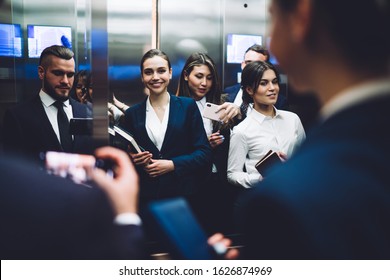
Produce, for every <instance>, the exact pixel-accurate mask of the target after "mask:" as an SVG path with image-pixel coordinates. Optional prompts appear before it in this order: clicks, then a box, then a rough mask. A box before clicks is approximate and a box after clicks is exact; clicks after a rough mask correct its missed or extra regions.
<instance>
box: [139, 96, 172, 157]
mask: <svg viewBox="0 0 390 280" xmlns="http://www.w3.org/2000/svg"><path fill="white" fill-rule="evenodd" d="M167 94H168V104H167V107H166V108H165V113H164V118H163V120H162V121H160V119H159V118H158V116H157V114H156V112H155V111H154V109H153V107H152V104H151V103H150V99H149V97H148V99H147V100H146V120H145V126H146V131H147V133H148V136H149V138H150V140H152V142H153V144H154V145H155V146H156V147H157V149H159V150H160V151H161V147H162V144H163V142H164V137H165V133H166V132H167V127H168V119H169V102H170V100H171V97H170V95H169V93H167Z"/></svg>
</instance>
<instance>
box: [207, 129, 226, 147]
mask: <svg viewBox="0 0 390 280" xmlns="http://www.w3.org/2000/svg"><path fill="white" fill-rule="evenodd" d="M223 141H225V137H224V136H223V135H221V134H220V132H219V130H218V131H217V132H214V133H212V134H211V135H210V136H209V143H210V146H211V147H212V148H215V147H217V146H219V145H221V144H222V143H223Z"/></svg>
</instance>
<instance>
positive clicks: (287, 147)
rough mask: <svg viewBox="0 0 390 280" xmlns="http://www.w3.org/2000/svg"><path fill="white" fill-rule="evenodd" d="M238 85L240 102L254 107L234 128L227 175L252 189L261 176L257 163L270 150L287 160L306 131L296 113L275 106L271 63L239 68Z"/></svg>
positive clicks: (276, 77) (275, 79)
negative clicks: (239, 79) (239, 85)
mask: <svg viewBox="0 0 390 280" xmlns="http://www.w3.org/2000/svg"><path fill="white" fill-rule="evenodd" d="M241 86H242V89H243V95H242V98H243V102H246V103H253V110H252V111H251V112H250V114H249V115H248V117H247V118H246V119H245V120H243V121H242V122H241V123H240V124H238V125H237V126H235V127H234V129H233V133H232V136H231V139H230V149H229V158H228V171H227V175H228V180H229V182H230V183H231V184H233V185H236V186H239V187H240V188H241V187H242V188H251V187H253V186H254V185H255V184H256V183H257V182H258V181H259V180H262V179H263V177H264V174H259V172H258V171H257V169H256V168H255V165H256V163H257V162H258V161H259V160H260V159H261V158H262V157H263V156H265V154H266V153H267V152H268V151H269V150H273V151H275V152H277V153H278V155H279V156H280V157H281V158H282V159H284V160H286V159H287V158H289V157H290V156H291V155H292V154H293V153H294V151H295V150H296V149H297V147H298V146H299V145H300V144H301V143H302V142H303V140H304V139H305V131H304V129H303V126H302V123H301V121H300V119H299V117H298V116H297V115H296V114H295V113H292V112H288V111H283V110H278V109H276V108H275V106H274V105H275V103H276V100H277V98H278V94H279V74H278V72H277V70H276V68H275V67H274V66H273V65H272V64H270V63H268V62H262V61H255V62H252V63H250V64H248V65H247V66H246V67H245V68H244V70H243V71H242V76H241Z"/></svg>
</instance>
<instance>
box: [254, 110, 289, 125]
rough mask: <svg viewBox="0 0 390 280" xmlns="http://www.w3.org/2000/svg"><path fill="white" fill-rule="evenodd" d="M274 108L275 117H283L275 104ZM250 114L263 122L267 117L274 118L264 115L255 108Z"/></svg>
mask: <svg viewBox="0 0 390 280" xmlns="http://www.w3.org/2000/svg"><path fill="white" fill-rule="evenodd" d="M274 110H275V117H274V118H281V117H282V115H281V114H280V112H279V110H278V109H276V107H275V106H274ZM249 115H250V116H251V117H253V118H254V119H255V120H257V121H258V122H260V123H262V122H263V121H264V120H265V119H272V118H271V117H269V116H266V115H263V114H262V113H259V112H258V111H256V110H255V109H252V111H251V112H250V113H249Z"/></svg>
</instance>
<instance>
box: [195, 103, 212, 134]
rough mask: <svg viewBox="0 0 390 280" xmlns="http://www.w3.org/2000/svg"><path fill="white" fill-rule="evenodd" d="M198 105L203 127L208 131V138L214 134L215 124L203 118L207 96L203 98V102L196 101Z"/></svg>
mask: <svg viewBox="0 0 390 280" xmlns="http://www.w3.org/2000/svg"><path fill="white" fill-rule="evenodd" d="M196 105H198V109H199V112H200V114H201V116H202V119H203V126H204V130H205V131H206V135H207V137H209V136H210V135H211V134H212V133H213V122H212V121H211V120H210V119H208V118H205V117H203V111H204V108H205V106H206V96H203V98H202V99H201V100H198V101H196Z"/></svg>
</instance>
